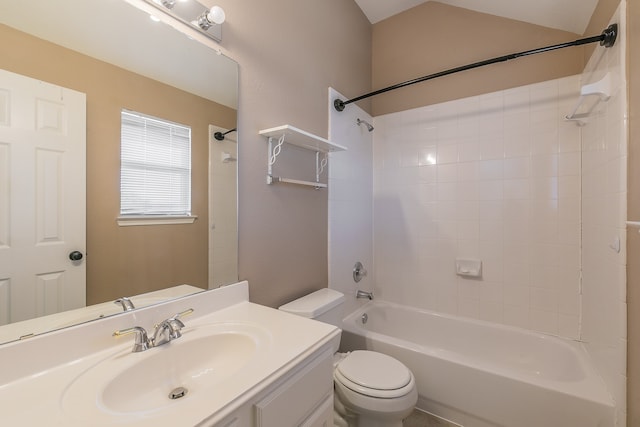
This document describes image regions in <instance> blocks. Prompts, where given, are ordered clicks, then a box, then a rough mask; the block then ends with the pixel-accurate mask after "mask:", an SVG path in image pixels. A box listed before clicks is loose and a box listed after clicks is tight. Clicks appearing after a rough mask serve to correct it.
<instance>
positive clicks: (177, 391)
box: [169, 387, 189, 400]
mask: <svg viewBox="0 0 640 427" xmlns="http://www.w3.org/2000/svg"><path fill="white" fill-rule="evenodd" d="M188 392H189V390H187V389H186V388H184V387H178V388H174V389H173V390H171V393H169V399H174V400H175V399H180V398H181V397H185V396H186V395H187V393H188Z"/></svg>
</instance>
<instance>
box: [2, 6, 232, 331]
mask: <svg viewBox="0 0 640 427" xmlns="http://www.w3.org/2000/svg"><path fill="white" fill-rule="evenodd" d="M152 11H155V14H156V15H157V18H160V19H159V20H158V19H150V14H149V13H150V12H152ZM189 31H190V30H188V29H187V28H186V27H185V26H183V24H180V23H177V22H173V20H172V19H171V18H169V17H168V16H165V15H163V14H162V13H161V12H159V11H157V10H155V9H154V8H153V7H151V6H149V5H148V4H145V3H144V1H142V0H109V1H105V0H65V1H63V2H53V1H50V0H20V1H5V2H2V4H0V34H1V37H2V40H3V43H2V45H1V46H0V71H3V72H8V73H9V74H11V75H13V74H15V75H16V76H18V78H22V77H25V78H30V79H36V80H38V81H41V82H46V83H47V84H51V85H55V86H56V87H58V86H59V87H62V88H66V89H65V90H67V89H69V90H72V91H74V92H80V93H82V94H84V95H85V96H86V110H85V113H84V114H85V115H86V120H85V121H84V125H85V126H86V146H85V149H86V165H84V166H81V165H80V164H79V163H78V164H76V162H75V161H73V162H67V164H65V167H67V168H68V167H71V168H74V167H77V168H78V169H83V168H86V181H85V182H79V183H78V182H76V184H78V185H79V186H80V187H81V188H83V187H84V188H86V205H81V203H78V205H79V206H77V211H79V213H77V212H76V213H74V214H73V215H79V216H74V221H75V222H76V223H79V224H82V221H86V226H85V227H84V228H85V229H86V242H83V241H74V242H72V245H73V246H72V247H66V248H65V249H64V250H63V252H61V253H62V255H63V257H64V259H65V261H64V262H65V264H66V266H65V267H64V269H67V268H68V269H70V270H71V269H74V268H77V269H79V270H75V271H84V270H83V269H86V273H83V274H82V275H84V276H85V277H86V283H85V284H84V285H83V290H84V294H83V295H82V298H80V299H81V301H80V303H74V304H75V305H72V306H65V305H64V304H65V300H69V296H68V295H66V294H65V292H67V293H70V291H68V289H70V287H69V285H68V283H67V278H66V275H65V274H64V271H63V270H64V269H63V270H60V271H58V272H56V273H55V274H52V273H47V274H36V275H35V276H33V277H30V276H28V275H27V276H25V275H22V276H21V274H23V272H22V271H21V270H22V267H21V266H20V265H21V264H29V265H30V264H32V263H34V262H35V261H33V262H32V261H31V260H33V259H34V258H29V257H30V256H31V255H28V256H27V255H26V252H20V253H18V255H16V253H13V254H11V253H10V249H11V248H12V246H13V245H14V244H16V242H19V241H21V240H25V239H24V238H23V237H22V236H20V235H17V234H12V233H16V231H14V230H12V229H11V228H10V227H11V225H12V224H13V223H16V222H18V221H16V217H21V216H22V215H21V214H17V213H16V211H15V209H14V210H10V209H8V208H6V209H4V210H3V208H2V206H0V325H2V326H0V343H1V342H7V341H11V340H15V339H18V338H20V337H24V336H28V335H30V334H39V333H43V332H46V331H48V330H52V329H58V328H60V327H64V326H68V325H72V324H75V323H79V322H83V321H88V320H91V319H95V318H99V317H104V316H106V315H114V314H117V313H119V312H121V311H123V310H125V309H129V308H131V304H130V303H129V302H128V301H126V300H125V301H122V302H120V303H118V304H116V303H114V301H116V300H118V299H120V298H122V297H128V298H129V299H130V300H131V301H132V302H133V306H135V307H140V306H142V305H147V304H150V303H156V302H158V301H161V300H165V299H167V298H173V297H179V296H181V295H184V294H186V293H192V292H198V291H202V290H206V289H212V288H215V287H219V286H221V285H223V284H228V283H233V282H235V281H237V279H238V274H237V161H236V159H237V134H236V133H235V132H234V130H235V128H236V118H237V111H238V105H237V104H238V97H237V88H238V66H237V64H236V63H235V62H234V61H232V60H231V59H229V58H228V57H225V56H224V55H222V54H220V52H219V51H218V50H217V49H216V46H217V45H216V43H215V42H213V41H211V40H206V39H202V36H200V37H198V35H197V34H191V33H190V32H189ZM47 87H48V86H47ZM60 91H61V92H60V94H61V95H60V98H61V99H62V98H66V95H65V93H66V92H63V91H62V89H60ZM3 94H4V95H3ZM3 96H4V97H3ZM35 97H36V104H38V103H39V101H38V100H37V99H38V95H36V96H35ZM15 103H16V97H13V98H12V95H11V92H10V91H9V90H5V89H3V88H0V127H2V126H5V125H6V123H4V124H3V123H2V117H1V116H2V114H4V113H5V112H6V111H7V110H8V109H10V107H11V106H13V105H14V104H15ZM38 105H40V104H38ZM38 108H39V107H38ZM123 110H127V111H136V112H140V113H142V114H145V115H148V116H152V117H158V118H162V119H164V120H168V121H171V122H174V123H178V124H181V125H185V126H188V127H190V129H191V214H192V216H194V217H196V218H192V219H191V221H188V222H187V223H175V221H166V222H168V223H162V224H161V223H159V222H158V221H155V220H150V221H144V222H142V223H141V224H142V225H131V223H123V222H120V223H119V221H118V217H119V215H120V138H121V113H122V111H123ZM52 111H53V112H52ZM56 111H57V110H55V108H54V109H53V110H51V111H49V112H48V113H47V112H45V114H44V117H45V118H44V119H42V122H43V123H44V124H48V123H50V122H52V123H62V122H64V124H65V125H66V123H67V121H69V122H71V120H70V119H68V117H67V116H66V115H65V114H66V113H59V112H58V113H56ZM38 120H40V119H36V121H38ZM38 123H40V122H39V121H38ZM216 132H219V133H222V134H224V138H223V139H222V140H218V139H215V138H213V134H214V133H216ZM4 135H6V134H4ZM2 138H9V137H7V136H2V137H1V138H0V199H2V197H4V201H3V200H0V205H2V204H4V205H5V207H6V205H7V204H8V202H7V201H8V200H10V199H9V196H8V194H9V193H10V192H13V194H14V196H15V194H16V193H20V191H21V190H19V189H18V190H16V189H13V190H9V182H10V181H11V180H12V178H11V177H12V175H10V173H9V172H7V171H11V173H15V172H16V171H21V170H26V169H24V168H23V167H24V166H25V165H24V164H22V163H21V162H22V161H23V160H16V159H15V158H12V157H10V156H9V154H7V153H10V152H12V151H17V150H14V149H13V147H12V146H10V145H9V142H8V141H7V140H3V139H2ZM3 150H4V151H3ZM50 157H51V156H50ZM83 157H84V156H83ZM53 158H54V159H57V157H55V156H54V157H53ZM47 159H48V157H46V158H45V160H44V161H40V160H39V161H38V162H34V165H36V166H35V167H36V168H37V167H40V166H38V165H43V166H42V167H43V168H48V169H47V171H44V172H43V171H41V170H36V172H35V175H37V176H38V177H40V176H43V177H44V179H43V180H42V181H43V183H44V184H43V186H45V187H47V186H48V187H52V188H53V187H55V185H53V184H52V183H51V182H52V181H55V180H56V179H57V175H56V173H57V172H56V171H57V169H56V168H57V167H59V165H60V164H64V163H65V161H58V160H54V161H53V162H49V161H48V160H47ZM83 160H84V159H83ZM3 161H4V162H5V163H3ZM56 162H57V163H56ZM68 163H71V164H70V165H69V164H68ZM52 165H53V166H52ZM52 168H53V169H52ZM3 169H4V175H3ZM52 170H53V172H52ZM83 171H84V169H83ZM47 177H52V179H48V178H47ZM36 181H37V180H36ZM54 190H55V191H53V193H55V194H56V195H57V196H58V197H60V199H61V200H62V201H63V203H65V202H67V201H68V199H70V197H66V196H67V194H66V192H67V187H65V186H60V185H59V186H58V187H55V188H54ZM3 191H4V193H3ZM69 192H70V191H69ZM47 194H48V193H47ZM47 197H48V196H47ZM65 197H66V199H65ZM45 199H46V197H45ZM11 201H12V203H13V199H11ZM66 204H67V205H69V203H66ZM67 207H68V206H67ZM65 208H66V207H65ZM61 212H63V211H62V210H59V211H56V212H54V213H52V212H46V213H45V214H44V215H41V216H42V217H43V218H41V222H42V223H43V224H45V228H46V227H49V228H52V229H53V228H56V227H58V231H60V230H62V228H63V227H61V226H59V224H63V223H64V222H63V221H62V219H60V218H57V215H58V214H59V213H61ZM24 216H25V217H28V216H29V215H27V214H25V215H24ZM36 216H37V215H36ZM81 228H82V227H81ZM54 234H55V233H54ZM69 235H70V233H69V230H66V229H64V230H62V231H60V236H62V237H60V238H59V239H58V240H59V241H56V239H51V241H49V242H45V244H44V245H40V246H47V245H48V246H56V244H58V243H61V242H62V241H63V240H65V238H64V236H69ZM26 240H29V239H26ZM67 240H69V239H67ZM67 243H68V242H67ZM60 246H62V245H60ZM59 252H60V251H59ZM38 257H40V255H37V256H36V257H35V258H36V259H37V258H38ZM74 257H75V258H78V259H75V260H73V259H72V258H74ZM27 259H28V260H30V261H28V262H22V261H21V260H27ZM20 277H27V279H19V278H20ZM27 282H28V284H29V286H35V288H34V290H33V291H31V294H32V295H31V298H32V299H31V300H28V301H27V302H26V303H25V302H24V301H22V302H19V303H17V302H16V296H17V295H18V294H20V293H21V292H22V289H24V288H25V283H27ZM49 283H51V285H50V286H49ZM71 299H73V298H71ZM76 299H77V298H76ZM18 304H21V305H22V306H23V307H18ZM85 305H86V307H85ZM25 307H26V308H25ZM69 308H71V309H72V310H68V309H69ZM23 311H26V312H27V314H24V313H22V314H21V312H23ZM23 326H24V327H23Z"/></svg>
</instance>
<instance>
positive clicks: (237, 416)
mask: <svg viewBox="0 0 640 427" xmlns="http://www.w3.org/2000/svg"><path fill="white" fill-rule="evenodd" d="M189 309H193V310H194V311H193V314H192V315H190V316H188V317H182V318H181V319H180V320H181V321H182V322H183V323H184V325H185V326H184V328H182V330H181V332H182V336H181V337H179V338H174V339H173V340H170V341H169V342H168V343H166V344H163V345H160V346H157V347H151V348H149V349H147V350H144V351H139V352H132V349H133V344H134V335H133V334H131V335H123V336H115V337H114V336H113V333H114V332H115V331H118V330H126V329H128V328H131V327H134V326H139V327H141V328H144V329H145V330H146V331H147V332H148V333H149V335H151V334H152V333H153V330H154V325H157V324H159V323H161V322H162V321H163V320H167V319H171V318H172V317H173V316H174V315H175V314H176V313H182V312H185V311H187V310H189ZM339 341H340V329H338V328H336V327H334V326H331V325H327V324H324V323H320V322H315V321H312V320H308V319H304V318H300V317H298V316H293V315H290V314H287V313H283V312H280V311H277V310H275V309H271V308H268V307H264V306H260V305H257V304H253V303H250V302H249V301H248V284H247V283H246V282H241V283H237V284H234V285H230V286H227V287H224V288H220V289H217V290H214V291H210V292H203V293H200V294H197V295H191V296H186V297H183V298H180V299H177V300H172V301H170V302H166V303H161V304H157V305H154V306H151V307H146V308H142V309H138V310H135V311H132V312H127V313H122V314H119V315H117V316H113V317H109V318H105V319H101V320H97V321H94V322H91V323H86V324H83V325H78V326H74V327H71V328H68V329H64V330H59V331H55V332H51V333H48V334H44V335H40V336H36V337H33V338H29V339H26V340H23V341H17V342H13V343H8V344H5V345H3V346H0V360H2V364H3V369H2V370H1V371H0V402H2V411H0V424H2V425H47V426H86V425H87V423H90V425H92V426H112V425H131V426H151V425H153V426H157V425H181V426H223V427H230V426H236V427H253V426H256V427H258V426H260V427H287V426H291V427H294V426H306V427H316V426H317V427H321V426H331V425H332V420H333V378H332V372H333V353H334V352H335V351H336V350H337V349H338V345H339Z"/></svg>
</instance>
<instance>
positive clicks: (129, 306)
mask: <svg viewBox="0 0 640 427" xmlns="http://www.w3.org/2000/svg"><path fill="white" fill-rule="evenodd" d="M113 303H114V304H116V305H117V304H120V305H122V310H124V311H131V310H133V309H134V308H136V306H135V305H133V301H131V300H130V299H129V298H127V297H122V298H118V299H117V300H115V301H114V302H113Z"/></svg>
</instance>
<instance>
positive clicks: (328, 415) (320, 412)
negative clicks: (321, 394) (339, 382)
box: [300, 394, 333, 427]
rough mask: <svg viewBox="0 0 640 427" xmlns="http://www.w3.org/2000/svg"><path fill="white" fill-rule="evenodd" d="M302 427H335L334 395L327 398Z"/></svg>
mask: <svg viewBox="0 0 640 427" xmlns="http://www.w3.org/2000/svg"><path fill="white" fill-rule="evenodd" d="M300 427H333V394H331V396H329V397H327V398H326V399H325V400H324V402H322V403H321V404H320V406H319V407H318V408H317V409H316V410H315V411H314V412H313V414H311V416H310V417H309V418H307V419H306V421H305V422H303V423H302V425H301V426H300Z"/></svg>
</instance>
